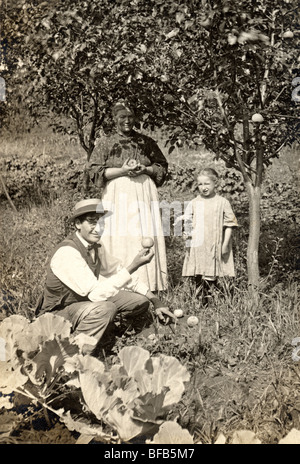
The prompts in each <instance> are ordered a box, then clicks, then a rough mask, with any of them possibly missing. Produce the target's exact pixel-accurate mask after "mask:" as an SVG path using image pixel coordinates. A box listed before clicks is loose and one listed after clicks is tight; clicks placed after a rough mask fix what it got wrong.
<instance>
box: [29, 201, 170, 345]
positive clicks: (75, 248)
mask: <svg viewBox="0 0 300 464" xmlns="http://www.w3.org/2000/svg"><path fill="white" fill-rule="evenodd" d="M108 214H111V212H109V211H106V210H104V209H103V205H102V203H101V200H100V199H97V198H92V199H87V200H82V201H80V202H78V203H77V204H76V205H75V209H74V212H73V214H72V216H71V218H70V219H71V221H72V222H74V224H75V228H76V231H75V232H74V233H73V234H72V235H70V236H69V237H67V238H66V239H65V240H63V241H62V242H61V243H60V244H59V245H58V246H57V247H56V248H55V250H54V252H53V254H52V257H51V258H50V260H49V264H48V268H47V277H46V284H45V288H44V292H43V297H42V299H41V302H40V304H39V306H38V308H37V311H36V314H37V315H38V316H40V315H42V314H44V313H45V312H47V311H52V312H53V313H54V314H57V315H59V316H62V317H64V318H65V319H67V320H69V321H70V322H71V324H72V328H73V331H74V332H75V333H81V332H82V333H85V334H86V335H90V336H93V337H95V338H96V339H97V345H96V348H94V349H93V351H92V352H91V354H96V353H97V348H98V349H99V346H100V345H101V339H102V338H103V335H104V334H105V332H106V331H107V328H108V327H109V326H110V325H111V323H112V322H113V320H114V319H115V317H116V315H117V314H121V315H122V316H124V318H125V319H126V318H128V317H129V316H130V318H132V319H135V318H137V317H138V316H139V315H140V314H142V313H145V312H146V311H148V308H149V307H150V302H151V303H152V305H153V309H154V312H155V314H156V315H157V316H158V317H159V319H161V320H164V319H165V316H166V317H172V318H175V316H174V315H173V313H172V312H170V311H169V309H168V308H167V307H165V306H164V304H163V303H162V302H161V300H160V299H158V298H157V297H156V296H155V295H154V294H153V293H152V292H151V291H150V290H149V288H148V287H147V286H146V285H145V284H143V283H142V282H140V281H139V280H138V278H137V277H135V276H132V274H133V273H134V272H135V271H136V270H137V269H138V268H139V267H140V266H143V265H144V264H146V263H149V262H150V261H151V259H152V258H153V256H154V252H153V250H150V252H149V251H148V249H142V250H141V251H140V252H139V253H138V254H137V256H136V257H135V258H134V259H133V261H132V263H131V264H130V265H129V266H127V267H123V265H122V263H121V262H120V261H119V260H118V259H117V258H116V257H114V256H112V255H110V254H109V253H107V252H106V251H105V249H104V247H103V245H102V244H101V241H100V238H101V235H102V234H103V232H104V218H103V216H104V215H108ZM90 351H91V350H90ZM87 352H88V350H87Z"/></svg>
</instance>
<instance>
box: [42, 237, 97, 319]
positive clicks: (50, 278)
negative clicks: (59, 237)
mask: <svg viewBox="0 0 300 464" xmlns="http://www.w3.org/2000/svg"><path fill="white" fill-rule="evenodd" d="M63 246H71V247H73V248H75V249H76V250H78V251H79V253H80V254H81V256H82V258H83V259H84V260H85V261H86V263H87V265H88V266H89V268H90V269H91V271H92V272H93V273H94V274H95V276H96V277H97V278H98V277H99V273H100V259H99V257H98V253H97V250H96V253H95V255H96V260H95V261H96V262H95V263H94V262H93V260H92V257H91V256H90V254H89V252H88V250H87V249H86V247H85V246H84V245H83V243H82V242H81V241H80V240H79V238H78V237H77V236H76V234H75V233H74V234H73V235H70V236H69V237H67V238H66V239H65V240H63V241H62V242H61V243H60V244H59V245H58V246H57V247H56V248H55V250H54V252H53V253H52V256H51V258H50V260H49V264H48V267H47V277H46V284H45V288H44V293H43V295H42V298H41V300H40V302H39V304H38V306H37V308H36V315H38V316H40V315H41V314H43V313H45V312H46V311H57V310H59V309H63V308H65V307H66V306H69V305H71V304H72V303H78V302H80V301H89V299H88V296H81V295H78V294H77V293H76V292H74V291H73V290H71V289H70V288H69V287H67V285H65V284H64V283H63V282H62V281H61V280H60V279H59V278H58V277H56V275H55V274H54V273H53V271H52V269H51V267H50V262H51V259H52V257H53V255H54V254H55V253H56V251H57V250H58V249H59V248H61V247H63ZM97 246H98V247H99V246H101V245H97Z"/></svg>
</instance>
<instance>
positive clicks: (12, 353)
mask: <svg viewBox="0 0 300 464" xmlns="http://www.w3.org/2000/svg"><path fill="white" fill-rule="evenodd" d="M28 325H29V321H28V319H26V317H24V316H18V315H16V314H14V315H12V316H9V317H7V318H5V319H4V320H3V321H2V322H1V324H0V337H1V338H2V339H3V340H4V341H5V360H6V361H10V362H11V363H12V364H13V365H14V366H16V365H17V364H18V363H17V357H16V350H17V343H16V339H17V336H18V335H19V334H20V333H21V334H22V333H23V332H24V330H26V328H27V327H28Z"/></svg>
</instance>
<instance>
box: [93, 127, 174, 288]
mask: <svg viewBox="0 0 300 464" xmlns="http://www.w3.org/2000/svg"><path fill="white" fill-rule="evenodd" d="M128 158H130V159H135V160H136V161H137V162H139V163H141V164H144V165H145V166H152V167H153V175H152V176H151V177H150V176H148V175H146V174H141V175H139V176H137V177H128V176H123V177H118V178H115V179H112V180H109V181H107V180H106V179H105V170H106V169H107V168H111V167H121V166H122V165H123V164H124V162H125V160H126V159H128ZM94 160H95V161H94ZM167 166H168V164H167V161H166V159H165V157H164V155H163V154H162V152H161V151H160V149H159V147H158V146H157V144H156V143H155V142H154V141H153V140H152V139H151V138H150V137H147V136H145V135H143V134H139V133H137V132H135V131H132V133H131V134H130V136H123V135H121V134H118V133H115V134H113V135H112V136H110V137H105V138H103V139H101V140H100V142H99V144H98V146H97V147H96V149H95V151H94V154H93V159H92V162H91V164H90V175H91V178H92V180H93V181H94V183H95V185H97V186H99V187H102V188H103V191H102V195H101V197H102V202H103V205H104V206H105V207H106V208H107V209H109V210H112V211H113V214H112V215H111V216H109V217H107V218H105V230H104V234H103V235H102V243H103V245H104V247H105V248H106V249H107V250H108V251H109V253H111V254H112V255H113V256H116V257H117V258H119V259H120V260H121V261H122V262H123V264H124V266H127V265H128V264H130V263H131V262H132V260H133V258H134V257H135V256H136V255H137V253H138V252H139V251H140V250H141V249H142V245H141V240H142V238H143V237H152V238H153V240H154V252H155V255H154V258H153V259H152V261H151V262H150V263H149V264H147V265H144V266H141V267H140V268H139V269H138V270H137V271H136V274H137V275H138V277H139V279H140V280H141V281H142V282H144V283H145V284H146V285H148V287H149V288H150V290H152V291H158V290H165V289H166V288H167V261H166V248H165V238H164V233H163V228H162V220H161V212H160V207H159V197H158V191H157V186H160V185H162V183H163V181H164V179H165V176H166V172H167Z"/></svg>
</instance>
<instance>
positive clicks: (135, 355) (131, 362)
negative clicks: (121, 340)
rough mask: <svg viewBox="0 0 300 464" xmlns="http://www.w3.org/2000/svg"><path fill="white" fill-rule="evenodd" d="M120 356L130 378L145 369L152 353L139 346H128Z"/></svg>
mask: <svg viewBox="0 0 300 464" xmlns="http://www.w3.org/2000/svg"><path fill="white" fill-rule="evenodd" d="M118 356H119V358H120V361H121V363H122V366H123V368H124V369H125V371H126V373H127V375H128V377H133V376H134V373H135V372H136V371H138V370H140V369H144V368H145V364H146V362H147V361H148V359H149V358H150V353H149V351H147V350H144V348H141V347H139V346H126V347H125V348H123V349H122V350H121V351H120V352H119V355H118Z"/></svg>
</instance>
